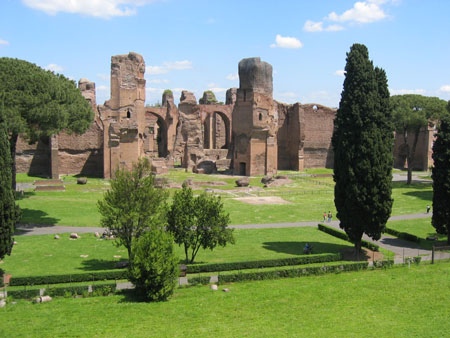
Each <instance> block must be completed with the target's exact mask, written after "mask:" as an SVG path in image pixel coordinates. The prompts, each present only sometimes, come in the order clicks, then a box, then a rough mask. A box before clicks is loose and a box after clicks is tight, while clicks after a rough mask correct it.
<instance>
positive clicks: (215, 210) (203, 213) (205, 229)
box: [167, 184, 234, 263]
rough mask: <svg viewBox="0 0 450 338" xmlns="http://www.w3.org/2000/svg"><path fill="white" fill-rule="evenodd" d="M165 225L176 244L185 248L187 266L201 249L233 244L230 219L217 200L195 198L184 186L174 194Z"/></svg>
mask: <svg viewBox="0 0 450 338" xmlns="http://www.w3.org/2000/svg"><path fill="white" fill-rule="evenodd" d="M167 222H168V226H167V230H168V231H170V232H171V233H172V234H173V236H174V240H175V243H177V244H179V245H184V254H185V260H186V263H194V260H195V256H196V255H197V253H198V250H199V249H200V248H203V249H211V250H213V249H214V248H215V247H216V246H217V245H220V246H226V245H227V243H232V244H234V237H233V229H229V228H228V227H227V226H228V224H229V222H230V217H229V215H228V213H226V212H225V211H224V210H223V204H222V201H221V199H220V197H214V196H211V195H208V194H206V193H202V194H201V195H199V196H197V197H194V195H193V193H192V189H191V188H188V187H187V185H186V184H183V189H182V190H181V191H177V192H176V193H175V196H174V198H173V203H172V206H171V207H170V209H169V212H168V216H167ZM189 254H190V258H189Z"/></svg>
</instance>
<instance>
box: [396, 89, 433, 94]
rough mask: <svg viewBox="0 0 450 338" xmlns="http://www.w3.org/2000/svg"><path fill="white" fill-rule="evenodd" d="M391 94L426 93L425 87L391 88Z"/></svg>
mask: <svg viewBox="0 0 450 338" xmlns="http://www.w3.org/2000/svg"><path fill="white" fill-rule="evenodd" d="M389 92H390V93H391V95H405V94H420V95H424V94H425V92H426V90H425V89H389Z"/></svg>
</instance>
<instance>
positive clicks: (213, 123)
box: [203, 111, 230, 149]
mask: <svg viewBox="0 0 450 338" xmlns="http://www.w3.org/2000/svg"><path fill="white" fill-rule="evenodd" d="M229 147H230V120H229V118H228V117H227V116H226V115H225V114H224V113H223V112H220V111H214V112H212V113H210V114H208V115H207V116H206V118H205V120H204V122H203V148H204V149H229Z"/></svg>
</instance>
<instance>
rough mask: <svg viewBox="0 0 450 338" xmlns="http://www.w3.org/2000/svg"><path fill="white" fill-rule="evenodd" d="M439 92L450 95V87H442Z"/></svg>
mask: <svg viewBox="0 0 450 338" xmlns="http://www.w3.org/2000/svg"><path fill="white" fill-rule="evenodd" d="M439 91H440V92H444V93H450V85H443V86H441V88H439Z"/></svg>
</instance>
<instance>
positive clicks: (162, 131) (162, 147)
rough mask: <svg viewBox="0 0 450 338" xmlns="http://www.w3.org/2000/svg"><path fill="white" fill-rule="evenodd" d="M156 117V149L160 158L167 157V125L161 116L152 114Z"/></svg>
mask: <svg viewBox="0 0 450 338" xmlns="http://www.w3.org/2000/svg"><path fill="white" fill-rule="evenodd" d="M151 114H152V115H153V116H155V117H156V124H155V127H154V133H155V140H156V144H155V145H156V148H157V149H155V150H157V151H158V157H166V156H167V155H168V150H167V125H166V122H165V121H164V120H163V119H162V117H161V116H159V115H157V114H155V113H151Z"/></svg>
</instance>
